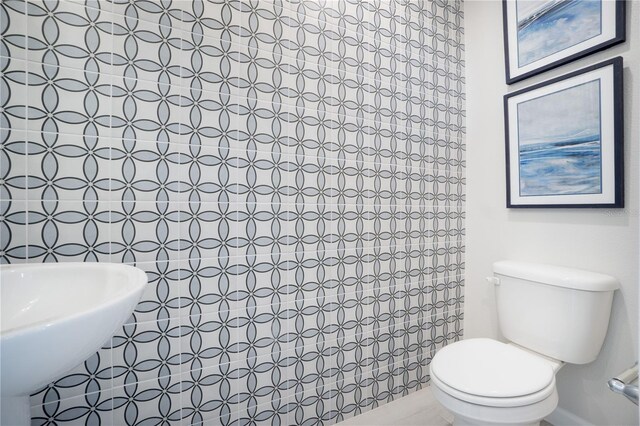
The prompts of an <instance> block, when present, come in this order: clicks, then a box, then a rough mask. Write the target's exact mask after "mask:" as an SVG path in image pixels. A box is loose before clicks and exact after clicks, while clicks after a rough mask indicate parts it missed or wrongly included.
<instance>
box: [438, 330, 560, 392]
mask: <svg viewBox="0 0 640 426" xmlns="http://www.w3.org/2000/svg"><path fill="white" fill-rule="evenodd" d="M431 374H432V375H434V376H437V378H438V379H439V380H440V381H441V382H443V383H445V384H446V385H447V386H449V387H451V388H453V389H455V390H457V391H460V392H463V393H465V394H470V395H476V396H483V397H489V398H515V397H520V396H525V395H530V394H533V393H536V392H540V391H541V390H543V389H545V388H548V387H549V386H550V385H551V384H552V383H553V382H554V376H555V374H554V371H553V368H552V366H551V364H550V363H548V362H547V361H545V360H544V359H543V358H541V357H537V356H535V355H533V354H530V353H528V352H526V351H524V350H522V349H519V348H517V347H515V346H512V345H507V344H505V343H502V342H498V341H496V340H492V339H469V340H462V341H460V342H456V343H453V344H451V345H448V346H445V347H444V348H442V349H440V350H439V351H438V353H436V355H435V356H434V357H433V360H432V361H431Z"/></svg>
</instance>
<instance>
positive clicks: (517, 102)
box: [504, 57, 624, 207]
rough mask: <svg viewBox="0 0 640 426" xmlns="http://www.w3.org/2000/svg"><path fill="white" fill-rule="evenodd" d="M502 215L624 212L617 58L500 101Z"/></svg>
mask: <svg viewBox="0 0 640 426" xmlns="http://www.w3.org/2000/svg"><path fill="white" fill-rule="evenodd" d="M504 108H505V137H506V159H507V162H506V165H507V207H623V206H624V202H623V195H624V191H623V161H622V155H623V142H622V140H623V135H622V132H623V125H622V123H623V117H622V58H621V57H617V58H613V59H611V60H608V61H605V62H601V63H599V64H596V65H593V66H590V67H588V68H584V69H582V70H579V71H576V72H573V73H570V74H567V75H565V76H562V77H559V78H556V79H553V80H550V81H547V82H544V83H540V84H537V85H535V86H532V87H529V88H526V89H523V90H520V91H517V92H514V93H509V94H507V95H506V96H505V97H504Z"/></svg>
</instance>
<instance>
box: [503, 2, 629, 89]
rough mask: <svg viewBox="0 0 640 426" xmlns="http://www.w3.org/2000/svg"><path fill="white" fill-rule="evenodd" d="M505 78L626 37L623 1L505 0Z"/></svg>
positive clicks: (535, 70) (522, 75) (551, 65)
mask: <svg viewBox="0 0 640 426" xmlns="http://www.w3.org/2000/svg"><path fill="white" fill-rule="evenodd" d="M502 18H503V26H504V50H505V65H506V76H507V83H508V84H511V83H515V82H516V81H520V80H523V79H525V78H528V77H531V76H532V75H536V74H539V73H541V72H544V71H547V70H550V69H552V68H555V67H557V66H560V65H562V64H566V63H567V62H571V61H573V60H575V59H578V58H582V57H583V56H587V55H590V54H591V53H594V52H597V51H599V50H603V49H606V48H607V47H610V46H613V45H614V44H617V43H621V42H623V41H624V39H625V1H624V0H503V1H502Z"/></svg>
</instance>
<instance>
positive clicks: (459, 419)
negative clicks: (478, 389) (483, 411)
mask: <svg viewBox="0 0 640 426" xmlns="http://www.w3.org/2000/svg"><path fill="white" fill-rule="evenodd" d="M502 425H503V426H540V422H533V423H503V424H502ZM453 426H495V423H487V422H482V421H479V420H476V419H470V418H467V417H464V416H461V415H459V414H458V415H456V414H454V416H453Z"/></svg>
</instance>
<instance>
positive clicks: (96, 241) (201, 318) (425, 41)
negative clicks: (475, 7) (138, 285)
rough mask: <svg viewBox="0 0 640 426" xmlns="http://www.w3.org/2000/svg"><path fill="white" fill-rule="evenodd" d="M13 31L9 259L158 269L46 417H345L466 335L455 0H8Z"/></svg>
mask: <svg viewBox="0 0 640 426" xmlns="http://www.w3.org/2000/svg"><path fill="white" fill-rule="evenodd" d="M0 34H1V35H0V73H1V77H2V79H1V82H0V84H1V86H0V103H1V105H0V132H1V136H0V143H1V146H0V179H1V180H0V262H2V263H19V262H35V263H37V262H67V261H85V262H124V263H129V264H134V265H136V266H138V267H140V268H142V269H144V270H145V271H146V272H147V274H148V276H149V281H150V284H149V286H148V290H147V292H146V293H145V295H144V299H143V301H142V303H140V305H139V306H138V307H137V309H136V311H135V313H134V315H133V316H132V317H131V318H130V320H129V321H128V323H127V324H126V325H125V326H124V327H123V328H122V329H121V330H120V331H118V333H117V334H116V336H115V337H113V339H111V340H110V341H109V342H106V343H105V345H104V347H103V348H102V349H101V350H100V351H99V352H98V353H96V354H95V355H94V356H92V357H91V358H90V359H88V360H87V361H86V362H85V363H84V364H83V365H81V366H79V367H78V368H76V369H75V370H74V371H73V372H71V373H69V375H67V376H66V377H64V378H61V379H60V380H58V381H56V382H55V383H53V384H51V385H49V386H47V387H46V388H44V389H42V390H40V391H39V392H37V393H36V394H34V395H33V397H32V404H33V408H32V415H33V424H34V425H43V424H57V425H60V424H83V425H94V424H102V425H133V424H144V425H151V424H153V425H156V424H172V425H174V424H175V425H181V424H194V425H197V424H225V425H226V424H233V425H248V424H265V425H266V424H269V425H291V424H298V425H302V424H304V425H311V424H332V423H336V422H338V421H340V420H343V419H345V418H348V417H351V416H353V415H355V414H358V413H361V412H364V411H366V410H369V409H371V408H373V407H376V406H378V405H380V404H383V403H385V402H387V401H391V400H393V399H394V398H396V397H398V396H401V395H405V394H407V393H408V392H411V391H412V390H415V389H418V388H420V387H422V386H423V385H424V384H425V383H426V382H427V381H428V364H429V361H430V359H431V356H432V354H433V353H434V351H435V350H436V349H437V348H439V347H441V346H443V345H445V344H446V343H447V342H450V341H454V340H457V339H459V338H460V336H461V334H462V326H461V324H462V304H463V296H462V288H463V275H462V274H463V269H464V242H463V238H464V217H465V210H464V209H465V204H464V203H465V200H464V198H465V196H464V192H465V189H464V187H465V177H464V167H465V158H464V152H465V147H464V133H465V128H464V118H465V110H464V98H465V95H464V59H463V57H464V45H463V13H462V4H461V1H460V0H452V1H447V0H423V1H422V0H420V1H408V0H393V1H388V0H371V1H358V0H313V1H294V0H291V1H282V0H241V1H240V0H207V1H203V0H193V1H191V0H153V1H152V0H135V1H133V0H132V1H129V0H87V1H86V2H82V1H79V0H78V1H72V0H59V1H56V0H31V1H28V2H26V1H23V0H4V1H2V2H0ZM43 350H46V348H43Z"/></svg>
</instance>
